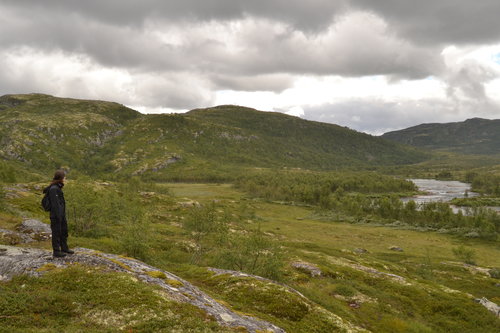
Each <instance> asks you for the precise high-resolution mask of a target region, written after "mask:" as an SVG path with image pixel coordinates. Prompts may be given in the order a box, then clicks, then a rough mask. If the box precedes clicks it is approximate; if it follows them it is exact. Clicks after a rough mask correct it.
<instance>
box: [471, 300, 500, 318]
mask: <svg viewBox="0 0 500 333" xmlns="http://www.w3.org/2000/svg"><path fill="white" fill-rule="evenodd" d="M475 301H476V302H478V303H479V304H481V305H482V306H484V307H485V308H486V309H488V311H490V312H492V313H494V314H495V315H496V316H497V317H499V318H500V306H498V305H497V304H496V303H493V302H491V301H489V300H488V299H487V298H486V297H483V298H476V299H475Z"/></svg>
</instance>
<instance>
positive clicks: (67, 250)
mask: <svg viewBox="0 0 500 333" xmlns="http://www.w3.org/2000/svg"><path fill="white" fill-rule="evenodd" d="M61 252H63V253H65V254H73V253H75V251H73V250H70V249H69V248H67V249H62V251H61Z"/></svg>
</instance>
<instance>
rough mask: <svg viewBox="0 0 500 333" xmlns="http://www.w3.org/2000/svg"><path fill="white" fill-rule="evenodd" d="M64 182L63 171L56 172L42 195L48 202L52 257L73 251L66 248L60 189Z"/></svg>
mask: <svg viewBox="0 0 500 333" xmlns="http://www.w3.org/2000/svg"><path fill="white" fill-rule="evenodd" d="M65 181H66V173H65V172H64V170H57V171H56V172H55V174H54V179H53V180H52V182H51V183H50V185H49V186H47V187H46V188H45V189H44V190H43V193H48V198H49V202H50V229H51V230H52V249H53V250H54V257H58V258H61V257H65V256H66V254H73V253H75V252H74V251H72V250H70V249H69V247H68V243H67V240H68V221H67V220H66V202H65V201H64V194H63V191H62V188H63V187H64V183H65Z"/></svg>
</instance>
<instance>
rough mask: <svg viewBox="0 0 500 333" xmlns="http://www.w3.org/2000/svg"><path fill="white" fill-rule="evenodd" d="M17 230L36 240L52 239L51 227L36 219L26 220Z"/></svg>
mask: <svg viewBox="0 0 500 333" xmlns="http://www.w3.org/2000/svg"><path fill="white" fill-rule="evenodd" d="M17 230H19V231H20V232H22V233H24V234H28V235H29V236H30V237H31V238H33V239H36V240H47V239H50V238H51V237H52V231H51V230H50V225H48V224H45V223H43V222H41V221H39V220H35V219H29V220H24V221H23V223H21V225H20V226H19V227H17Z"/></svg>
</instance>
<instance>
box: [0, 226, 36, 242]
mask: <svg viewBox="0 0 500 333" xmlns="http://www.w3.org/2000/svg"><path fill="white" fill-rule="evenodd" d="M0 240H2V241H3V243H7V244H10V245H16V244H21V243H31V242H34V241H35V240H34V239H33V238H31V237H30V236H29V235H27V234H25V233H22V232H16V231H12V230H7V229H0Z"/></svg>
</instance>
